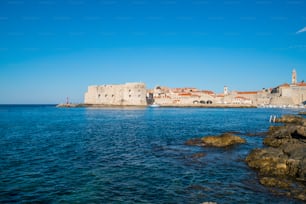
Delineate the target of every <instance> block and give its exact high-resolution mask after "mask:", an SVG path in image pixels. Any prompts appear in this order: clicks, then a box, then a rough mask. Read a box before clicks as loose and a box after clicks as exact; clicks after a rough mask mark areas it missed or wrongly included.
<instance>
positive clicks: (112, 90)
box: [84, 83, 147, 106]
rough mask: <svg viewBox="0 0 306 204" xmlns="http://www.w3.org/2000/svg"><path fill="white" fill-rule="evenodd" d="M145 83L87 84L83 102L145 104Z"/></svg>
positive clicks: (94, 103) (95, 103) (120, 104)
mask: <svg viewBox="0 0 306 204" xmlns="http://www.w3.org/2000/svg"><path fill="white" fill-rule="evenodd" d="M146 93H147V91H146V85H145V84H144V83H126V84H116V85H99V86H97V85H95V86H89V87H88V90H87V92H86V93H85V100H84V103H85V104H90V105H119V106H122V105H123V106H125V105H126V106H145V105H147V102H146Z"/></svg>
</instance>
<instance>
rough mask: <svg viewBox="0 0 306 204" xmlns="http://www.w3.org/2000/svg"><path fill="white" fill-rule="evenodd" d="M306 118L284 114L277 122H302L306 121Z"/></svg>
mask: <svg viewBox="0 0 306 204" xmlns="http://www.w3.org/2000/svg"><path fill="white" fill-rule="evenodd" d="M304 120H305V119H304V118H302V117H301V116H297V115H284V116H282V117H281V118H276V120H275V122H279V123H294V124H302V123H303V122H304Z"/></svg>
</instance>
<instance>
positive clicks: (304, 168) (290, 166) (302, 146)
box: [185, 115, 306, 201]
mask: <svg viewBox="0 0 306 204" xmlns="http://www.w3.org/2000/svg"><path fill="white" fill-rule="evenodd" d="M275 122H277V123H282V124H283V125H277V126H271V127H270V129H269V131H268V132H267V133H266V134H265V136H266V137H265V139H264V141H263V143H264V144H265V145H266V147H263V148H261V149H254V150H252V151H251V152H250V153H249V155H248V156H247V157H246V159H245V161H246V163H247V164H248V166H249V167H251V168H253V169H255V170H256V171H257V172H258V177H259V182H260V183H261V184H262V185H265V186H267V187H269V188H270V190H271V191H273V192H274V193H277V194H279V195H285V196H289V197H293V198H296V199H299V200H302V201H306V118H303V117H301V116H295V115H285V116H283V117H281V118H277V119H276V121H275ZM258 136H261V135H258ZM245 142H246V141H245V140H244V139H243V138H241V137H239V136H236V135H234V134H232V133H224V134H221V135H217V136H205V137H202V138H193V139H190V140H188V141H186V142H185V144H186V145H193V146H201V147H217V148H220V147H221V148H227V147H231V146H234V145H237V144H243V143H245Z"/></svg>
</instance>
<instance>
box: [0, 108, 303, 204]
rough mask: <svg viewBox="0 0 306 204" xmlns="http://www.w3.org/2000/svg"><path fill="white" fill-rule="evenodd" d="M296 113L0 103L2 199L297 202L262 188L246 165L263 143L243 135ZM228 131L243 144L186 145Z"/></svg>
mask: <svg viewBox="0 0 306 204" xmlns="http://www.w3.org/2000/svg"><path fill="white" fill-rule="evenodd" d="M297 111H298V110H294V109H291V110H289V109H203V108H155V109H152V108H144V109H131V108H107V109H92V108H72V109H69V108H67V109H65V108H60V109H59V108H55V107H54V106H0V161H1V162H0V169H1V170H0V171H1V173H0V203H8V202H43V203H202V202H205V201H211V202H218V203H238V202H242V203H300V201H298V200H294V199H290V198H287V197H285V196H278V195H275V194H273V192H271V191H270V190H269V189H268V188H266V187H263V186H261V185H260V184H259V183H258V180H257V176H256V172H255V171H253V170H251V169H250V168H248V166H247V165H246V164H245V162H244V159H245V157H246V155H247V154H248V153H249V152H250V151H251V149H254V148H256V147H262V140H263V137H260V136H257V137H254V136H252V137H249V136H247V134H248V133H252V134H254V133H261V132H265V131H267V129H268V127H269V125H270V124H269V121H268V120H269V116H270V115H271V114H273V115H278V116H280V115H281V114H285V113H296V112H297ZM229 131H230V132H232V131H235V132H238V134H239V135H241V136H242V137H243V138H245V139H246V140H247V143H246V144H243V145H238V146H235V147H233V148H226V149H217V148H201V147H191V146H186V145H184V142H185V141H186V140H187V139H190V138H195V137H202V136H204V135H216V134H220V133H224V132H229ZM196 153H205V155H206V156H204V157H201V158H196V157H195V156H194V154H196Z"/></svg>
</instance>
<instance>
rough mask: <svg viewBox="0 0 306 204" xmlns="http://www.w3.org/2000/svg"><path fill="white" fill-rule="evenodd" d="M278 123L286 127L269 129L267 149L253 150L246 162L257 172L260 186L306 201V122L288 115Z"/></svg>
mask: <svg viewBox="0 0 306 204" xmlns="http://www.w3.org/2000/svg"><path fill="white" fill-rule="evenodd" d="M276 121H277V122H282V123H285V124H284V125H283V126H272V127H270V129H269V132H268V135H267V137H266V138H265V139H264V144H265V145H267V146H268V147H266V148H263V149H255V150H253V151H252V152H251V153H250V154H249V155H248V156H247V158H246V162H247V163H248V165H249V166H250V167H252V168H254V169H257V170H258V172H259V178H260V183H261V184H263V185H266V186H269V187H277V188H280V189H282V190H285V191H286V194H287V195H290V196H293V197H295V198H298V199H301V200H306V119H304V118H302V117H299V116H293V115H286V116H283V117H282V118H279V119H277V120H276Z"/></svg>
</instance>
